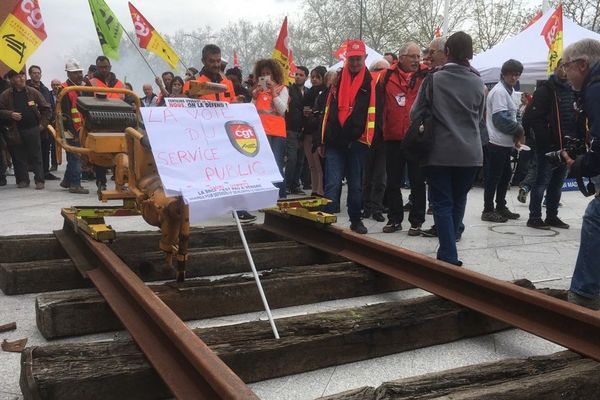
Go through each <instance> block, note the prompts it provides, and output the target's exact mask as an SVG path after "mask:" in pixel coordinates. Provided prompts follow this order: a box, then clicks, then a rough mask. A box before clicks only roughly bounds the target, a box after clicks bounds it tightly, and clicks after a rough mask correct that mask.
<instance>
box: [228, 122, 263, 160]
mask: <svg viewBox="0 0 600 400" xmlns="http://www.w3.org/2000/svg"><path fill="white" fill-rule="evenodd" d="M225 130H226V131H227V137H229V141H230V142H231V144H232V145H233V147H235V149H236V150H237V151H239V152H240V153H242V154H243V155H245V156H248V157H254V156H255V155H257V154H258V150H259V147H260V145H259V142H258V137H257V136H256V132H255V131H254V128H253V127H252V125H250V124H249V123H247V122H245V121H229V122H227V123H226V124H225Z"/></svg>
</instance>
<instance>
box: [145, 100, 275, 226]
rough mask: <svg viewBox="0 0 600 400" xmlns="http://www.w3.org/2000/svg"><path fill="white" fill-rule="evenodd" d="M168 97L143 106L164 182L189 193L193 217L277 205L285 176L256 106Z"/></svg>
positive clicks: (198, 218) (176, 190) (168, 189)
mask: <svg viewBox="0 0 600 400" xmlns="http://www.w3.org/2000/svg"><path fill="white" fill-rule="evenodd" d="M168 100H169V105H170V106H171V107H144V108H142V109H141V110H140V111H141V113H142V117H143V119H144V124H145V127H146V132H147V135H148V138H149V139H150V144H151V146H152V153H153V155H154V160H155V162H156V166H157V167H158V173H159V175H160V178H161V181H162V183H163V187H164V188H165V191H166V192H167V193H168V194H170V195H179V194H182V195H183V197H184V199H185V201H186V202H187V203H188V204H189V205H190V222H199V221H202V220H205V219H208V218H211V217H215V216H218V215H222V214H224V213H225V212H228V211H233V210H257V209H259V208H265V207H271V206H274V205H275V203H276V202H277V197H278V189H277V188H275V187H274V186H273V185H272V182H281V181H282V180H283V179H282V177H281V174H280V173H279V169H278V168H277V164H276V163H275V158H274V156H273V152H272V151H271V147H270V146H269V142H268V141H267V137H266V134H265V132H264V129H263V127H262V124H261V122H260V118H259V117H258V113H257V112H256V108H255V107H254V105H252V104H228V103H223V102H210V101H194V100H192V101H188V100H190V99H168ZM173 101H175V102H173ZM176 104H177V105H176Z"/></svg>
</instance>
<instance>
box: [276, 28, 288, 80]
mask: <svg viewBox="0 0 600 400" xmlns="http://www.w3.org/2000/svg"><path fill="white" fill-rule="evenodd" d="M272 57H273V59H274V60H275V61H277V62H278V63H279V65H281V68H283V76H287V77H289V75H290V60H289V57H290V50H289V47H288V22H287V17H285V19H284V20H283V24H282V25H281V30H280V31H279V36H278V37H277V42H275V48H274V49H273V56H272Z"/></svg>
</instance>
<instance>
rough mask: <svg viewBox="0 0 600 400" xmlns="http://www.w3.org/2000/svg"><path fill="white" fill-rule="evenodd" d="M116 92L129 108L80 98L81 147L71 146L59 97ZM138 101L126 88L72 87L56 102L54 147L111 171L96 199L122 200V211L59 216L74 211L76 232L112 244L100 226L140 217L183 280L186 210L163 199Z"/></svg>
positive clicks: (84, 210)
mask: <svg viewBox="0 0 600 400" xmlns="http://www.w3.org/2000/svg"><path fill="white" fill-rule="evenodd" d="M72 91H75V92H79V93H94V94H98V93H118V94H124V95H127V96H131V97H132V98H133V99H134V105H133V106H131V105H129V104H127V103H126V102H124V101H123V100H120V99H107V98H104V99H102V98H99V97H98V96H97V95H96V96H79V98H78V109H79V110H80V112H81V114H82V116H83V126H82V128H81V130H80V132H79V143H80V144H81V147H78V146H73V145H71V144H70V143H69V142H71V143H72V141H71V139H69V138H68V136H69V132H68V131H67V132H65V130H64V127H63V116H62V113H63V111H62V109H61V99H62V98H63V96H65V95H67V94H68V93H69V92H72ZM140 107H141V103H140V99H139V98H138V97H137V96H136V95H135V93H133V92H131V91H129V90H126V89H115V88H99V87H89V86H70V87H66V88H63V89H62V90H61V92H60V93H59V95H58V98H57V100H56V127H52V126H50V127H49V129H50V132H51V133H52V135H53V136H54V138H55V140H56V143H57V145H58V146H60V147H62V148H64V149H65V150H66V151H68V152H71V153H75V154H78V155H80V156H81V157H85V158H87V160H88V161H89V162H90V163H92V164H94V165H98V166H102V167H107V168H114V171H115V190H112V191H99V192H98V198H99V199H100V200H101V201H103V202H106V201H108V200H123V206H122V207H85V208H82V207H73V208H71V209H66V210H63V212H71V213H75V216H76V222H77V227H76V228H78V229H81V230H83V231H85V232H86V233H88V234H89V235H90V236H92V237H94V238H95V239H97V240H113V239H114V238H115V237H116V234H115V232H114V231H113V230H112V228H111V227H110V226H109V225H106V224H105V222H104V217H105V216H119V215H136V214H141V215H142V217H143V218H144V220H145V221H146V222H147V223H149V224H150V225H153V226H157V227H159V228H160V231H161V233H162V237H161V239H160V243H159V247H160V249H161V250H163V251H164V252H165V253H166V254H167V263H168V264H169V265H172V259H173V256H174V255H175V256H176V259H177V269H176V278H177V281H178V282H181V281H183V280H184V279H185V262H186V260H187V257H188V254H187V253H188V240H189V230H190V224H189V208H188V206H187V205H186V204H185V203H184V201H183V199H182V198H181V197H180V196H179V197H173V196H167V195H166V194H165V191H164V190H163V186H162V183H161V180H160V177H159V176H158V171H157V168H156V164H155V163H154V157H153V156H152V152H151V151H150V149H149V146H148V145H147V143H145V138H144V134H143V133H142V129H141V127H140V125H141V121H142V119H141V116H140V111H139V110H140Z"/></svg>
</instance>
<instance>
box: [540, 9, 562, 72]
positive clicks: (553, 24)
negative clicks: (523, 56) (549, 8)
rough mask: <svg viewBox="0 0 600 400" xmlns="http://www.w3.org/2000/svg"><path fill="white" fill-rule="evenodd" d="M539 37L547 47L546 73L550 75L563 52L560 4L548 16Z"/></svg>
mask: <svg viewBox="0 0 600 400" xmlns="http://www.w3.org/2000/svg"><path fill="white" fill-rule="evenodd" d="M541 35H542V36H543V37H544V40H545V41H546V45H547V46H548V49H549V50H548V69H547V70H546V73H547V74H548V75H551V74H552V73H553V72H554V70H555V69H556V65H557V64H558V60H560V58H561V57H562V52H563V10H562V4H561V5H560V6H558V8H557V9H556V11H554V13H553V14H552V15H551V16H550V18H549V19H548V22H546V25H544V28H543V29H542V33H541Z"/></svg>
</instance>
